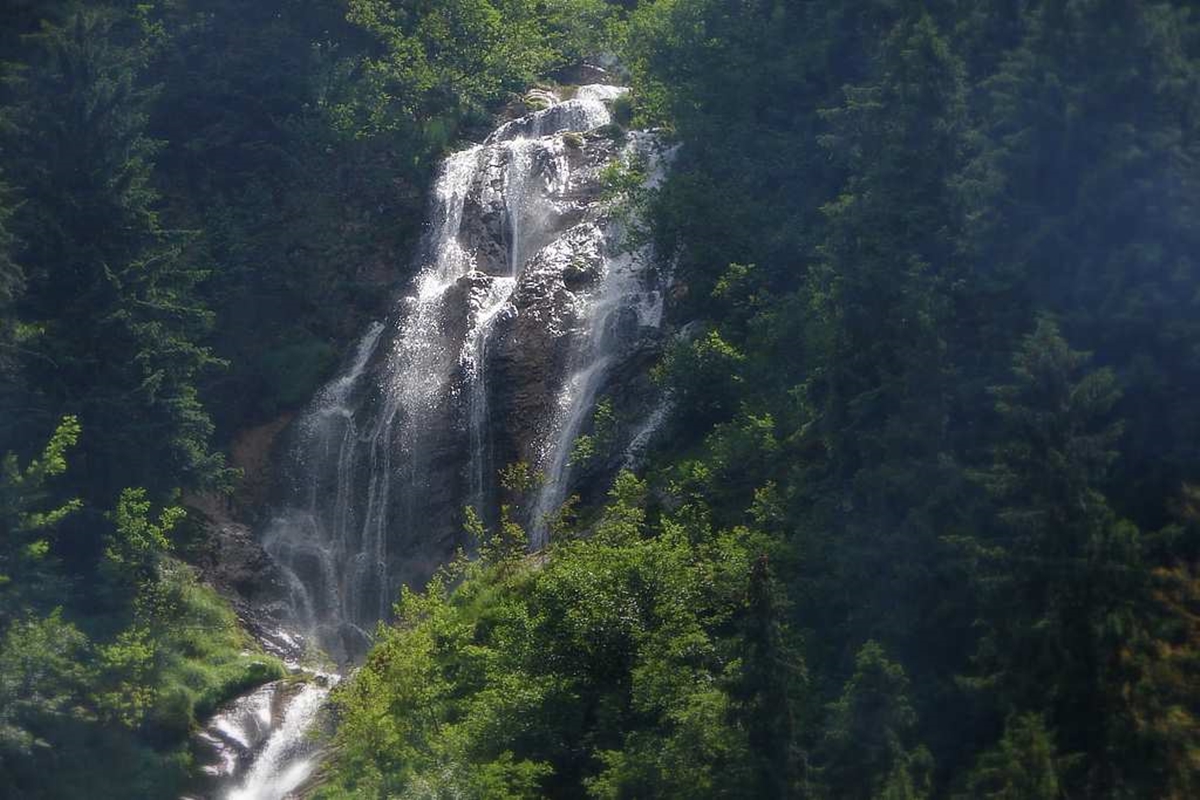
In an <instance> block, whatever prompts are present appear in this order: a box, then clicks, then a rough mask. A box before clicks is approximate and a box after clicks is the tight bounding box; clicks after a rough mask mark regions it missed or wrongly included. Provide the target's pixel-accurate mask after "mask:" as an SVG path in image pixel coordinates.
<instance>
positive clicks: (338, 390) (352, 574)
mask: <svg viewBox="0 0 1200 800" xmlns="http://www.w3.org/2000/svg"><path fill="white" fill-rule="evenodd" d="M624 91H625V90H624V89H621V88H619V87H613V86H602V85H595V86H582V87H579V88H578V89H577V90H576V91H575V93H574V95H573V96H572V97H570V98H568V99H563V100H560V101H557V102H554V103H553V104H552V105H550V106H549V107H548V108H545V109H543V110H540V111H537V112H534V113H532V114H528V115H526V116H524V117H521V118H519V119H515V120H512V121H510V122H507V123H505V124H504V125H502V126H500V127H499V128H498V129H497V130H496V131H494V132H493V133H492V134H491V135H490V136H489V137H487V139H486V140H485V141H484V142H483V144H480V145H475V146H471V147H468V148H466V149H464V150H461V151H459V152H457V153H454V154H453V155H451V156H449V157H448V158H447V159H446V160H445V161H444V163H443V164H442V167H441V169H440V171H439V173H438V177H437V180H436V183H435V186H434V191H433V196H432V198H431V205H430V212H429V221H428V223H427V227H426V235H425V238H424V242H423V245H422V247H421V248H420V251H419V256H418V259H417V263H416V270H415V275H414V277H413V279H412V281H411V283H410V285H409V288H408V289H407V291H406V292H405V293H404V295H403V296H402V297H400V298H399V299H398V300H397V301H396V304H395V306H394V309H393V311H392V313H391V314H390V315H389V316H388V318H387V319H386V320H385V321H383V322H380V323H375V324H373V325H372V326H371V327H370V329H369V330H368V331H367V332H366V334H365V335H364V336H363V337H362V339H361V340H360V341H359V343H358V345H357V347H356V348H355V350H354V352H353V353H352V354H351V356H350V357H349V358H348V359H347V362H346V364H345V365H344V367H343V369H342V371H341V372H340V373H339V374H338V376H337V377H336V378H335V379H334V380H333V381H331V382H330V383H329V384H328V385H327V386H326V387H325V388H324V389H322V390H321V391H320V392H319V393H318V394H317V396H316V397H315V398H314V400H313V401H312V403H311V404H310V406H309V407H308V408H307V410H306V411H305V412H304V414H303V415H302V416H301V418H300V419H299V420H298V421H297V422H296V423H295V424H293V426H292V430H291V432H290V434H289V436H290V439H289V442H290V443H289V447H288V450H287V453H286V455H285V467H284V469H283V481H282V484H283V488H282V490H281V496H280V498H279V502H278V503H277V505H276V506H275V507H274V511H273V513H272V514H271V518H270V522H269V524H268V525H266V526H265V529H264V530H263V531H262V542H263V545H264V547H265V548H266V550H267V552H268V553H270V555H271V556H272V557H273V558H274V560H275V561H276V562H277V563H278V564H279V566H280V567H281V569H282V571H283V573H284V575H285V579H286V581H287V582H288V584H289V590H290V606H291V614H292V617H293V624H294V625H295V626H296V627H297V629H299V630H300V631H302V632H306V633H308V634H309V635H310V636H312V637H314V638H315V639H316V641H317V642H318V643H319V644H320V645H321V646H322V647H323V648H324V649H325V651H326V652H328V653H329V654H330V655H332V656H333V657H334V658H335V659H338V660H340V661H342V662H346V661H351V660H353V659H354V658H356V657H358V656H359V655H360V654H361V653H363V652H364V651H365V649H366V647H368V646H369V642H370V631H371V630H372V629H373V626H374V625H375V624H376V623H377V622H378V621H379V620H380V619H384V618H386V616H387V615H388V612H389V609H390V605H391V603H392V602H393V601H394V599H395V597H396V595H397V592H398V590H399V587H400V586H401V585H403V584H405V583H408V584H415V585H420V584H422V583H423V582H424V581H425V580H426V579H428V577H429V576H430V575H431V574H432V573H433V572H434V571H435V570H436V569H437V568H438V567H439V566H440V565H441V564H443V563H445V562H446V561H447V560H448V559H449V558H451V557H452V556H453V554H454V552H455V550H456V549H457V548H459V547H462V546H470V543H468V542H465V541H464V540H463V532H462V521H463V509H464V507H465V506H467V505H471V506H474V507H475V508H476V510H477V511H478V512H479V513H480V515H481V517H482V518H483V519H485V520H495V519H496V517H497V516H498V506H499V503H500V500H501V495H502V490H501V488H500V487H499V486H498V485H497V479H496V472H497V470H498V468H500V467H503V466H505V465H506V464H509V463H513V462H516V461H525V462H527V463H529V464H530V465H531V466H533V467H535V468H536V469H537V470H538V471H540V472H542V473H543V474H544V476H545V477H544V483H543V484H542V486H541V488H540V489H539V490H538V491H537V493H536V497H535V498H534V499H533V502H532V503H531V504H530V506H531V508H530V509H527V510H526V512H525V521H526V523H527V524H528V525H529V527H530V530H531V533H532V534H533V539H534V542H535V545H540V544H544V542H545V539H546V525H545V523H544V519H545V518H547V517H548V516H549V515H550V514H552V513H553V511H554V510H555V509H556V508H557V506H558V505H559V504H560V503H561V502H562V501H563V500H564V499H565V497H566V496H567V493H568V492H569V491H570V488H571V481H572V476H571V469H570V466H569V454H570V451H571V447H572V443H573V441H574V439H575V438H576V437H577V436H578V435H579V433H580V432H581V431H582V430H584V429H585V427H586V425H587V424H588V421H589V420H590V414H591V411H592V408H593V407H594V405H595V403H596V401H597V399H598V397H599V395H600V393H601V391H602V390H603V388H604V387H605V386H606V385H607V382H608V381H609V380H610V377H611V372H612V369H613V367H614V366H615V365H617V364H619V363H621V360H622V357H623V355H622V354H623V353H624V352H626V351H628V350H629V349H630V347H631V346H632V343H634V342H637V341H638V340H639V339H641V338H644V337H645V336H646V335H647V332H649V331H653V330H654V329H656V328H657V327H658V326H659V323H660V318H661V305H662V301H661V290H660V287H659V286H658V279H657V278H656V277H655V275H654V271H653V270H652V269H651V268H650V261H651V259H650V257H649V253H648V252H647V251H645V250H644V249H643V250H638V251H635V252H626V251H625V250H624V249H623V248H622V247H621V244H620V240H621V235H622V231H621V226H620V224H619V223H618V222H617V221H615V220H614V219H612V215H611V213H610V210H609V209H608V207H607V204H606V202H605V201H604V198H603V172H604V170H605V168H607V167H608V166H609V165H611V164H613V163H615V162H617V161H619V160H621V159H631V158H640V159H643V160H648V161H650V162H652V163H657V164H659V165H660V166H659V167H658V168H657V169H658V170H659V171H660V170H661V162H662V159H661V158H660V157H659V156H658V155H657V143H656V141H655V139H654V137H653V136H651V135H649V134H629V135H627V136H625V137H624V138H623V140H620V141H618V140H617V139H615V138H614V137H613V136H611V135H610V134H611V133H612V131H611V130H608V129H604V130H601V131H600V132H599V133H597V132H596V129H598V128H599V129H603V128H604V126H606V125H608V124H609V123H610V122H611V121H612V120H611V115H610V110H609V104H610V103H611V101H612V100H614V99H615V98H617V97H619V96H620V95H621V94H622V93H623V92H624Z"/></svg>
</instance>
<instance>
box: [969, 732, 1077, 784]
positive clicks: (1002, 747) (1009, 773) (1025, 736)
mask: <svg viewBox="0 0 1200 800" xmlns="http://www.w3.org/2000/svg"><path fill="white" fill-rule="evenodd" d="M1058 760H1059V759H1058V757H1057V754H1056V752H1055V748H1054V738H1053V737H1052V736H1051V735H1050V733H1049V732H1048V731H1047V730H1046V727H1045V723H1044V722H1043V721H1042V719H1041V718H1040V717H1038V716H1037V715H1036V714H1023V715H1019V716H1013V717H1010V718H1009V720H1008V723H1007V724H1006V725H1005V727H1004V736H1003V737H1002V738H1001V739H1000V743H999V744H998V745H997V746H996V748H995V749H993V750H989V751H988V752H986V753H984V754H983V755H982V756H980V757H979V762H978V764H977V765H976V767H975V769H974V770H973V771H972V772H971V775H970V776H969V778H968V782H967V783H968V789H969V792H970V793H969V795H968V796H969V797H994V798H997V799H998V800H1018V798H1021V800H1055V798H1057V797H1060V796H1061V794H1060V789H1059V783H1058V770H1059V765H1058V763H1057V762H1058Z"/></svg>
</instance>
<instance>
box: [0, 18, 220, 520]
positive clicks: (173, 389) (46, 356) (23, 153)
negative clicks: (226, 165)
mask: <svg viewBox="0 0 1200 800" xmlns="http://www.w3.org/2000/svg"><path fill="white" fill-rule="evenodd" d="M31 42H32V43H34V47H33V48H32V49H31V51H30V53H29V57H30V61H31V63H30V65H29V69H28V70H25V71H23V72H21V73H19V80H18V81H17V82H16V83H15V91H14V102H13V104H12V105H11V106H10V107H9V109H8V113H7V117H8V122H9V123H10V126H9V128H10V131H9V132H8V134H9V135H8V137H7V139H6V148H8V151H9V152H11V153H12V154H13V155H14V156H16V159H15V160H14V164H13V168H12V171H11V177H12V179H13V180H14V181H15V182H16V183H18V184H19V185H20V187H21V189H22V193H23V198H24V202H23V203H22V204H21V205H20V206H19V208H18V210H17V213H16V214H15V216H14V218H13V226H14V231H15V232H16V233H17V235H18V236H19V238H20V241H21V245H22V246H21V248H20V250H19V251H18V253H17V258H18V260H19V262H20V263H21V265H22V267H23V269H24V272H25V277H26V286H25V291H24V294H23V295H22V296H21V299H20V303H19V306H18V313H19V314H20V316H21V318H22V319H23V320H24V321H25V322H26V323H27V324H36V326H37V330H38V331H39V332H40V333H39V335H38V336H37V337H36V338H35V339H29V340H28V341H25V342H23V344H22V350H21V356H22V368H23V371H24V373H25V375H26V377H27V379H28V381H29V382H30V383H31V385H32V387H33V391H34V396H35V397H36V398H38V400H39V401H40V402H41V403H44V404H46V405H49V406H50V407H52V408H54V409H56V411H57V412H61V413H71V414H74V415H77V416H78V417H79V419H80V421H81V422H82V423H83V425H84V429H85V433H84V435H83V437H82V440H81V442H80V447H81V450H82V454H83V455H84V457H85V458H86V459H87V460H88V462H89V463H90V464H93V465H94V471H93V476H94V477H93V481H92V482H91V484H90V485H89V486H88V487H86V488H87V490H88V491H87V492H85V493H84V494H85V497H86V498H87V499H88V500H90V501H92V502H94V503H97V504H100V503H102V502H106V501H107V498H108V497H111V496H112V495H113V494H115V493H116V491H117V490H118V489H119V488H120V485H122V484H123V483H125V482H138V483H143V484H144V485H146V486H150V487H154V488H155V489H157V490H160V491H161V490H164V489H166V488H168V487H170V486H171V485H172V483H174V482H178V481H181V480H189V481H194V482H205V481H213V480H218V479H219V478H220V476H221V475H222V467H221V458H220V456H219V455H216V454H213V453H212V452H211V451H210V450H209V445H208V438H209V436H210V435H211V433H212V424H211V422H210V421H209V419H208V417H207V415H206V414H205V413H204V410H203V408H202V407H201V406H200V403H199V401H198V399H197V396H196V389H195V385H194V380H195V377H196V376H197V375H198V374H199V373H200V372H201V371H202V370H203V369H205V368H207V367H209V366H211V365H214V364H216V363H218V362H217V360H216V359H215V358H214V357H213V356H212V354H211V352H210V351H209V350H208V349H207V348H206V347H204V346H202V345H201V344H199V338H200V337H201V336H202V335H203V334H204V333H205V332H206V330H207V326H208V325H209V324H210V322H211V313H210V312H209V311H208V310H207V309H206V308H204V306H203V305H202V304H201V303H200V302H199V301H198V300H197V298H196V294H195V291H196V285H197V283H198V282H199V281H201V280H202V279H203V278H204V275H205V273H204V271H203V270H202V269H200V268H198V267H197V266H196V265H195V264H193V263H190V262H189V261H188V260H187V259H186V258H185V257H184V248H185V245H186V240H187V237H186V236H185V235H183V234H181V233H179V232H173V231H169V230H167V229H165V228H164V227H163V225H162V223H161V222H160V220H159V215H158V211H157V209H156V205H157V202H158V195H157V193H156V192H155V190H154V188H153V181H152V169H153V161H152V158H153V156H154V153H155V151H156V150H157V149H158V145H157V143H155V142H154V141H153V140H151V139H150V138H149V137H148V136H147V135H146V134H145V127H146V117H147V112H146V108H147V105H148V103H149V102H150V97H151V95H150V92H149V91H148V90H147V89H145V88H144V87H142V86H141V85H139V82H138V80H137V77H138V72H139V71H140V70H141V69H142V68H143V66H144V52H143V50H142V48H141V46H140V42H139V40H138V34H137V32H136V30H134V29H133V28H132V26H131V25H130V23H129V21H128V20H126V19H124V18H122V17H121V16H120V15H119V14H117V13H115V12H113V11H112V10H110V9H106V8H80V9H77V10H75V11H73V12H72V13H71V14H70V15H69V16H68V17H67V18H66V19H65V20H64V21H63V22H62V23H61V24H54V23H49V22H47V23H46V24H45V25H44V26H43V29H42V31H41V32H40V33H38V34H37V35H36V36H35V37H33V38H32V39H31ZM131 417H132V418H136V419H137V420H138V424H137V425H136V426H134V425H130V424H129V423H128V420H129V419H130V418H131ZM118 476H120V477H118ZM105 478H107V480H105Z"/></svg>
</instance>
